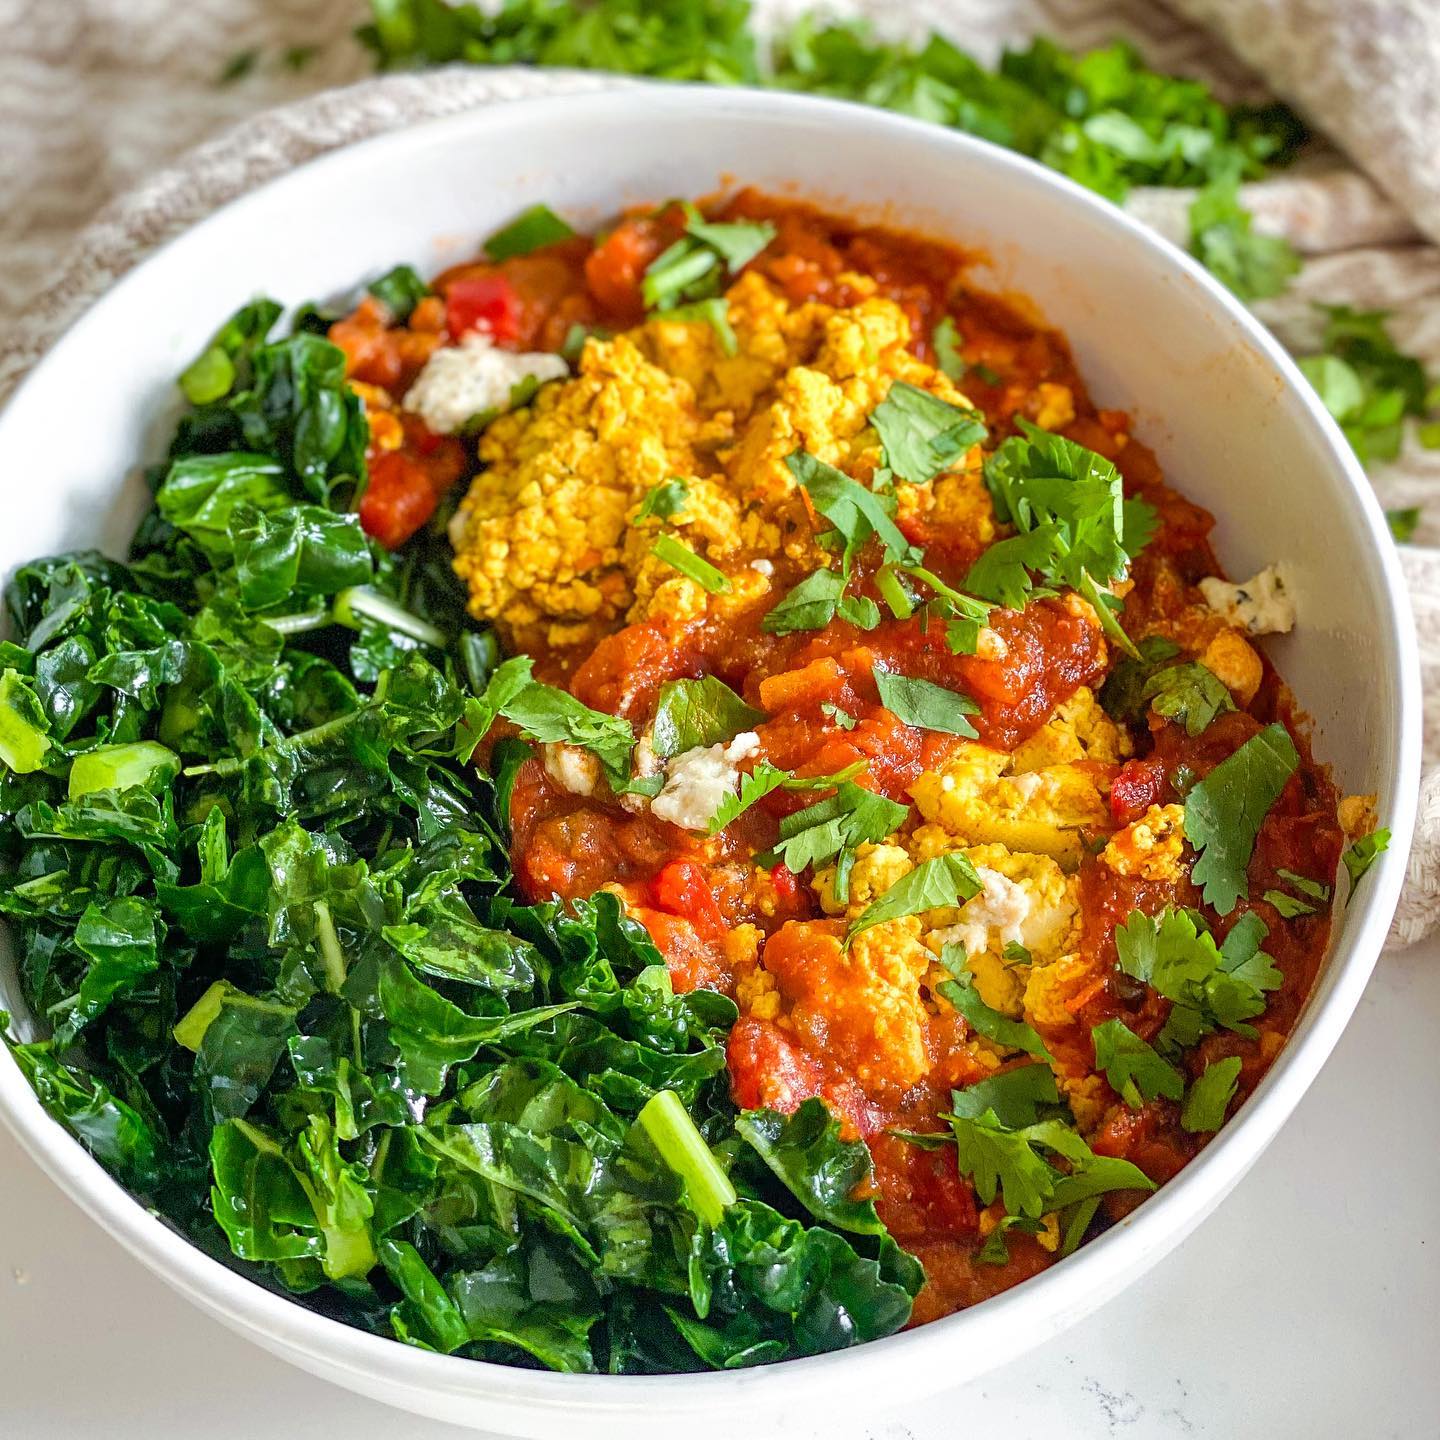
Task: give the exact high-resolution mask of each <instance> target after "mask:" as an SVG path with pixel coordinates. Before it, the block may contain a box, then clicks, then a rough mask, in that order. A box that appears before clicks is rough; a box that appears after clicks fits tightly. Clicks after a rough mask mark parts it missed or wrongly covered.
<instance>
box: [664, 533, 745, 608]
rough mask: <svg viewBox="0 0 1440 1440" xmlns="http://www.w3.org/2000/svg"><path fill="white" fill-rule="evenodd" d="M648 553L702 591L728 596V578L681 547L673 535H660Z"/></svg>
mask: <svg viewBox="0 0 1440 1440" xmlns="http://www.w3.org/2000/svg"><path fill="white" fill-rule="evenodd" d="M650 553H651V554H652V555H654V556H655V558H656V559H657V560H663V561H664V562H665V563H666V564H667V565H669V566H671V567H672V568H673V569H676V570H678V571H679V572H680V573H681V574H682V575H685V576H687V577H688V578H689V579H691V580H693V581H694V582H695V583H696V584H697V585H698V586H700V588H701V589H702V590H705V591H706V592H708V593H709V594H711V595H728V594H729V593H730V577H729V576H728V575H727V574H726V573H725V572H724V571H723V570H717V569H716V568H715V566H713V565H712V564H711V563H710V562H709V561H708V560H706V559H704V558H703V557H701V556H699V555H697V554H696V553H695V552H694V551H693V550H692V549H691V548H690V547H689V546H688V545H683V544H681V542H680V541H679V540H677V539H676V538H675V537H674V536H673V535H661V536H660V537H659V539H657V540H656V541H655V543H654V544H653V545H652V546H651V547H650Z"/></svg>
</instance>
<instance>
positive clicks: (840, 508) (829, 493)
mask: <svg viewBox="0 0 1440 1440" xmlns="http://www.w3.org/2000/svg"><path fill="white" fill-rule="evenodd" d="M785 467H786V469H787V470H789V471H790V473H791V474H792V475H793V476H794V477H795V480H796V483H797V484H799V485H803V486H804V487H805V492H806V494H807V495H809V497H810V503H811V504H812V505H813V506H814V507H815V509H816V510H817V511H818V512H819V513H820V514H821V515H823V516H824V517H825V518H826V519H827V520H828V521H829V522H830V523H831V524H832V525H833V526H834V527H835V529H836V530H837V531H838V532H839V534H840V536H841V538H842V539H843V540H844V542H845V551H844V554H845V560H846V563H847V564H848V562H849V560H850V559H851V557H852V556H854V555H855V553H856V552H857V551H858V550H859V549H860V547H861V546H862V545H863V544H864V543H865V542H866V541H867V540H868V539H869V538H870V537H871V536H872V535H873V536H875V538H876V539H877V540H879V541H880V544H881V545H882V546H883V547H884V550H885V559H886V560H887V561H895V560H899V561H907V560H910V559H911V558H918V556H917V554H916V552H915V550H914V549H913V547H912V546H911V544H910V542H909V541H908V540H907V539H906V538H905V536H904V535H903V534H902V533H901V532H900V529H899V527H898V526H897V525H896V524H895V521H894V519H893V516H894V514H895V497H894V496H893V495H881V494H877V493H876V492H875V491H874V490H871V489H868V488H867V487H866V486H864V485H862V484H860V482H859V481H858V480H852V479H851V478H850V477H849V476H848V475H846V474H843V473H842V472H841V471H839V470H837V469H835V467H834V466H833V465H827V464H825V462H824V461H823V460H817V459H816V458H815V457H814V456H813V455H811V454H810V453H809V452H808V451H806V450H795V451H793V452H792V453H791V454H789V455H787V456H786V457H785Z"/></svg>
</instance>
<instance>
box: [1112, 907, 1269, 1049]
mask: <svg viewBox="0 0 1440 1440" xmlns="http://www.w3.org/2000/svg"><path fill="white" fill-rule="evenodd" d="M1265 934H1266V927H1265V922H1264V921H1263V920H1261V919H1260V917H1259V916H1258V915H1255V914H1247V915H1245V916H1243V917H1242V918H1241V919H1240V920H1239V921H1237V922H1236V923H1235V925H1234V926H1232V927H1231V931H1230V934H1229V935H1228V936H1226V939H1225V943H1224V945H1221V946H1217V945H1216V943H1215V937H1214V936H1213V935H1212V934H1211V933H1210V931H1209V930H1208V929H1207V928H1206V927H1205V924H1204V921H1203V920H1202V919H1200V917H1199V916H1197V915H1196V913H1195V912H1194V911H1191V910H1175V909H1167V910H1165V911H1164V912H1163V913H1162V914H1161V915H1160V916H1159V917H1158V918H1156V917H1153V916H1150V915H1146V914H1143V913H1142V912H1141V911H1139V910H1133V911H1131V913H1130V915H1129V916H1128V917H1127V918H1126V920H1125V923H1124V924H1123V925H1119V926H1117V927H1116V929H1115V948H1116V950H1117V951H1118V953H1119V957H1120V969H1121V970H1122V971H1123V972H1124V973H1125V974H1126V975H1129V976H1131V977H1132V978H1133V979H1136V980H1142V981H1144V982H1145V984H1147V985H1149V986H1150V987H1151V988H1152V989H1153V990H1154V991H1155V992H1156V993H1157V994H1159V995H1162V996H1163V997H1164V998H1165V999H1167V1000H1169V1001H1170V1002H1171V1007H1170V1015H1169V1018H1168V1019H1167V1020H1166V1022H1165V1025H1164V1028H1163V1029H1162V1030H1161V1032H1160V1035H1159V1037H1158V1039H1159V1045H1158V1049H1159V1051H1160V1052H1161V1053H1162V1054H1164V1055H1169V1056H1173V1055H1174V1054H1175V1053H1176V1052H1177V1051H1178V1050H1181V1049H1184V1048H1185V1047H1186V1046H1189V1045H1193V1044H1194V1043H1195V1041H1196V1040H1198V1039H1199V1038H1200V1037H1201V1036H1202V1035H1205V1034H1208V1033H1209V1032H1210V1031H1211V1030H1215V1029H1218V1028H1221V1027H1223V1028H1224V1029H1226V1030H1233V1031H1234V1032H1235V1033H1236V1034H1237V1035H1245V1036H1249V1037H1253V1036H1254V1034H1255V1029H1254V1027H1253V1026H1252V1025H1250V1024H1248V1023H1247V1022H1248V1021H1250V1020H1252V1019H1254V1018H1255V1016H1257V1015H1260V1014H1263V1013H1264V1010H1265V995H1266V992H1267V991H1270V990H1276V989H1278V988H1279V986H1280V984H1281V981H1282V978H1283V977H1282V976H1281V974H1280V972H1279V971H1278V970H1276V969H1275V965H1274V962H1273V961H1272V960H1271V958H1270V956H1269V955H1267V954H1265V952H1264V951H1262V950H1261V949H1260V942H1261V941H1262V940H1263V939H1264V937H1265Z"/></svg>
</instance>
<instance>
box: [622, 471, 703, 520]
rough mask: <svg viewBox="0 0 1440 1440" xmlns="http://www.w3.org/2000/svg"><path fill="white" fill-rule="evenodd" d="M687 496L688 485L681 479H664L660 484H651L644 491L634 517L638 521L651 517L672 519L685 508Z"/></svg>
mask: <svg viewBox="0 0 1440 1440" xmlns="http://www.w3.org/2000/svg"><path fill="white" fill-rule="evenodd" d="M689 498H690V487H689V486H688V485H687V484H686V483H685V482H684V481H683V480H666V481H664V482H663V483H662V484H660V485H653V486H651V488H650V489H649V490H647V491H646V492H645V498H644V499H643V500H642V501H641V502H640V508H639V509H638V510H637V511H636V512H635V519H636V520H637V521H640V520H649V519H651V518H652V517H653V518H654V519H656V520H672V519H674V517H675V516H676V515H678V514H679V513H680V511H681V510H683V509H684V508H685V502H686V500H688V499H689Z"/></svg>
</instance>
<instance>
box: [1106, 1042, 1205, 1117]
mask: <svg viewBox="0 0 1440 1440" xmlns="http://www.w3.org/2000/svg"><path fill="white" fill-rule="evenodd" d="M1090 1038H1091V1041H1092V1042H1093V1043H1094V1046H1095V1068H1096V1069H1097V1070H1103V1071H1104V1072H1105V1078H1106V1079H1107V1080H1108V1081H1109V1082H1110V1088H1111V1089H1112V1090H1113V1091H1114V1092H1115V1093H1116V1094H1117V1095H1119V1096H1120V1098H1121V1099H1122V1100H1124V1102H1125V1103H1126V1104H1127V1105H1128V1106H1129V1107H1130V1108H1131V1109H1132V1110H1138V1109H1139V1108H1140V1106H1141V1105H1142V1104H1144V1103H1145V1102H1146V1101H1147V1100H1154V1099H1155V1098H1156V1096H1158V1095H1163V1096H1164V1097H1165V1098H1166V1099H1167V1100H1178V1099H1179V1098H1180V1097H1181V1095H1182V1094H1183V1093H1184V1090H1185V1077H1184V1076H1183V1075H1181V1073H1180V1072H1179V1071H1178V1070H1177V1069H1176V1068H1175V1067H1174V1066H1173V1065H1172V1064H1171V1063H1170V1062H1169V1061H1168V1060H1166V1059H1164V1058H1162V1057H1161V1056H1160V1055H1159V1054H1158V1053H1157V1052H1156V1050H1155V1049H1154V1047H1153V1046H1151V1045H1149V1044H1148V1043H1147V1042H1146V1041H1144V1040H1142V1039H1141V1038H1140V1037H1139V1036H1138V1035H1137V1034H1136V1033H1135V1032H1134V1031H1133V1030H1131V1029H1130V1027H1129V1026H1128V1025H1126V1024H1125V1022H1124V1021H1123V1020H1107V1021H1105V1023H1104V1024H1103V1025H1096V1026H1095V1027H1094V1029H1092V1030H1091V1032H1090Z"/></svg>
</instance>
